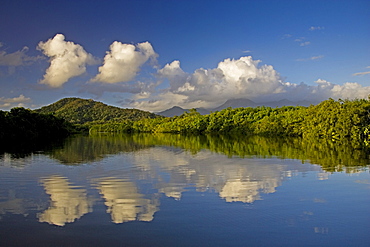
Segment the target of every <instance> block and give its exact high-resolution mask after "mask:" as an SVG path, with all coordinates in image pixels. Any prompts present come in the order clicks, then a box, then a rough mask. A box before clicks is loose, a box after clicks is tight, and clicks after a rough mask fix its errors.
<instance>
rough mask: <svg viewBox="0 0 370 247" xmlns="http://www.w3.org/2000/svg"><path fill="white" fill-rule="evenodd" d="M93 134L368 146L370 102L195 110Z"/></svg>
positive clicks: (100, 128)
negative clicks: (245, 137) (245, 138)
mask: <svg viewBox="0 0 370 247" xmlns="http://www.w3.org/2000/svg"><path fill="white" fill-rule="evenodd" d="M89 129H90V132H92V133H98V132H149V133H196V134H202V133H231V134H235V133H238V134H241V135H264V136H295V137H305V138H307V137H310V138H311V137H315V138H325V139H329V140H340V139H344V138H346V139H350V140H351V141H352V142H353V143H355V144H361V143H365V144H368V134H369V129H370V101H369V100H365V99H356V100H333V99H329V100H326V101H323V102H321V103H320V104H318V105H311V106H309V107H303V106H285V107H280V108H271V107H256V108H251V107H246V108H235V109H232V108H227V109H224V110H221V111H217V112H213V113H211V114H208V115H201V114H200V113H198V112H197V111H196V110H195V109H192V110H190V111H189V112H186V113H184V114H182V115H181V116H175V117H157V118H145V119H141V120H137V121H130V120H125V121H116V122H108V123H104V124H95V125H91V126H90V127H89Z"/></svg>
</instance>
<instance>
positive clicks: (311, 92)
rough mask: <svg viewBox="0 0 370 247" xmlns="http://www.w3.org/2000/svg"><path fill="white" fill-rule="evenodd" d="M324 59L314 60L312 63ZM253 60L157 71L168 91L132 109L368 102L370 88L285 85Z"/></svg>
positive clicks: (138, 100)
mask: <svg viewBox="0 0 370 247" xmlns="http://www.w3.org/2000/svg"><path fill="white" fill-rule="evenodd" d="M321 57H322V56H317V57H311V58H310V59H309V60H315V59H319V58H321ZM259 63H260V61H259V60H253V59H252V57H250V56H247V57H241V58H239V59H225V60H224V61H222V62H220V63H219V64H218V66H217V68H214V69H203V68H201V69H197V70H196V71H195V72H194V73H191V74H190V73H186V72H184V71H183V70H182V69H181V67H180V62H179V61H173V62H172V63H170V64H167V65H165V66H164V67H163V68H162V69H160V70H158V75H159V77H161V78H162V79H164V80H168V81H169V87H168V88H166V89H165V90H162V92H160V93H158V94H155V93H153V94H150V95H149V97H142V98H140V97H137V98H135V99H134V100H133V102H132V104H131V106H132V107H135V108H139V109H144V110H149V111H161V110H165V109H168V108H170V107H172V106H175V105H178V106H180V107H183V108H195V107H205V108H214V107H217V106H219V105H221V104H223V103H224V102H225V101H226V100H228V99H237V98H248V99H251V100H254V101H255V102H258V103H260V102H269V101H274V100H281V99H288V100H292V101H301V100H307V101H311V102H313V103H317V102H320V101H322V100H326V99H328V98H334V99H339V98H342V99H347V98H348V99H354V98H367V95H369V94H370V87H363V86H361V85H360V84H358V83H355V82H347V83H345V84H343V85H337V84H333V83H331V82H328V81H326V80H323V79H318V80H317V81H316V82H315V83H316V85H308V84H305V83H300V84H295V83H290V82H285V81H284V80H283V79H282V78H281V76H280V75H279V73H278V72H277V71H276V70H274V68H273V67H272V66H270V65H262V66H259Z"/></svg>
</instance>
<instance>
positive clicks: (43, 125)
mask: <svg viewBox="0 0 370 247" xmlns="http://www.w3.org/2000/svg"><path fill="white" fill-rule="evenodd" d="M76 131H77V129H76V128H75V126H74V125H73V124H71V123H69V122H67V121H65V120H64V119H61V118H57V117H55V116H52V115H46V114H39V113H36V112H34V111H32V110H29V109H25V108H23V107H16V108H13V109H11V110H10V111H9V112H6V111H0V140H2V144H1V145H2V146H4V145H8V144H10V143H22V142H27V141H37V140H55V139H58V138H62V137H66V136H68V135H69V134H71V133H74V132H76Z"/></svg>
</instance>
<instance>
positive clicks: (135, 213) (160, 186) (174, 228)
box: [0, 134, 370, 246]
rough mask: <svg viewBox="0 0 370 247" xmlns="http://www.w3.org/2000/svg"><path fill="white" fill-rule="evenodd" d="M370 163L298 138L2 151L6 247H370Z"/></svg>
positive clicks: (343, 148) (77, 141)
mask: <svg viewBox="0 0 370 247" xmlns="http://www.w3.org/2000/svg"><path fill="white" fill-rule="evenodd" d="M368 157H369V156H368V154H366V153H364V151H362V150H359V149H354V148H352V147H351V146H349V145H347V144H346V143H337V144H335V143H334V144H333V143H318V142H315V143H312V142H309V141H307V140H304V141H302V140H298V139H289V140H288V139H284V140H278V139H266V138H261V137H251V138H246V137H243V138H242V137H238V138H228V137H212V136H197V137H195V136H179V135H163V134H162V135H127V136H95V137H86V136H85V137H84V136H80V137H74V138H71V139H68V140H66V141H65V142H64V143H61V144H59V145H56V146H53V147H50V146H49V147H48V148H43V149H40V150H29V151H26V152H25V151H23V152H18V153H17V152H15V151H14V149H12V151H11V152H10V151H7V152H5V153H3V154H0V245H1V246H369V244H370V216H369V215H370V214H369V213H370V208H369V205H370V193H369V192H370V175H369V166H368V164H369V163H370V162H369V159H368Z"/></svg>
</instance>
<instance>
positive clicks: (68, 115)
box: [35, 98, 158, 124]
mask: <svg viewBox="0 0 370 247" xmlns="http://www.w3.org/2000/svg"><path fill="white" fill-rule="evenodd" d="M35 111H36V112H38V113H43V114H53V115H54V116H56V117H60V118H64V119H65V120H67V121H69V122H71V123H77V124H84V123H89V122H105V121H110V120H114V121H123V120H139V119H143V118H155V117H158V115H156V114H154V113H150V112H147V111H141V110H137V109H123V108H119V107H115V106H109V105H106V104H103V103H102V102H97V101H94V100H92V99H80V98H64V99H61V100H59V101H57V102H55V103H53V104H51V105H48V106H44V107H41V108H40V109H37V110H35Z"/></svg>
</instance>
